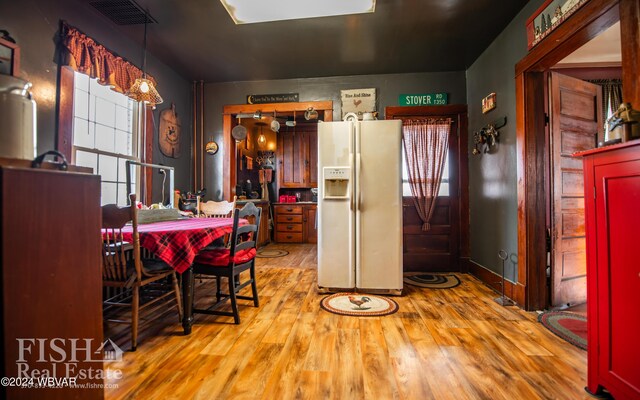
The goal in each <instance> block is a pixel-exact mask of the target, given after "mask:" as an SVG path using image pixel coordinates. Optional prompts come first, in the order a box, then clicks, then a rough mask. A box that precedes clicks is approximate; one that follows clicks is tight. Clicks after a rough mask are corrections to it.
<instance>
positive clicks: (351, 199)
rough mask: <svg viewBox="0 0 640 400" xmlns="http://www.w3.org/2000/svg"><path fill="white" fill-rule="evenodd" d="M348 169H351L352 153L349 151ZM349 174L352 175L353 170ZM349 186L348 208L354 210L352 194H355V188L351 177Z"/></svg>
mask: <svg viewBox="0 0 640 400" xmlns="http://www.w3.org/2000/svg"><path fill="white" fill-rule="evenodd" d="M349 170H350V171H353V153H349ZM351 175H353V172H351ZM350 186H351V187H350V188H349V191H350V193H349V209H350V210H351V211H354V210H355V204H354V203H355V197H354V194H355V190H354V189H355V188H354V182H353V179H351V183H350Z"/></svg>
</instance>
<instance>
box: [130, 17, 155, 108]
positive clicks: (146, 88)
mask: <svg viewBox="0 0 640 400" xmlns="http://www.w3.org/2000/svg"><path fill="white" fill-rule="evenodd" d="M148 20H149V18H148V16H147V13H146V12H145V14H144V42H143V45H142V47H143V50H142V78H136V80H135V82H133V85H131V87H130V88H129V90H128V91H127V92H126V93H125V94H126V95H127V96H128V97H130V98H132V99H133V100H135V101H138V102H143V103H147V104H148V105H150V106H152V107H155V105H156V104H160V103H162V102H163V100H162V97H160V94H159V93H158V91H157V90H156V88H155V87H154V85H153V82H151V80H149V79H147V21H148Z"/></svg>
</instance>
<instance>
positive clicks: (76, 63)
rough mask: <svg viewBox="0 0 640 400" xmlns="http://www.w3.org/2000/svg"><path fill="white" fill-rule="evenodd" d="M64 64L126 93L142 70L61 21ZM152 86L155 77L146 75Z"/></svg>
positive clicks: (139, 76)
mask: <svg viewBox="0 0 640 400" xmlns="http://www.w3.org/2000/svg"><path fill="white" fill-rule="evenodd" d="M61 25H62V27H61V29H62V46H63V48H62V50H63V53H64V54H63V64H64V65H68V66H70V67H71V68H73V69H74V70H75V71H78V72H82V73H84V74H87V75H89V76H90V77H92V78H97V79H98V82H99V83H100V84H102V85H109V86H111V88H112V89H113V90H115V91H116V92H119V93H124V92H126V91H127V90H128V89H129V88H130V87H131V85H133V82H135V80H136V78H141V77H142V70H141V69H140V68H138V67H136V66H135V65H133V64H131V63H130V62H129V61H127V60H125V59H124V58H122V57H120V56H118V55H117V54H115V53H113V52H112V51H110V50H109V49H107V48H106V47H104V46H102V45H101V44H99V43H98V42H96V41H95V40H93V39H92V38H90V37H89V36H87V35H85V34H84V33H83V32H81V31H80V30H78V29H77V28H75V27H73V26H70V25H68V24H67V23H66V22H62V24H61ZM147 78H148V79H150V80H151V81H152V82H153V84H154V85H157V82H156V80H155V79H154V78H153V77H151V76H149V75H148V74H147Z"/></svg>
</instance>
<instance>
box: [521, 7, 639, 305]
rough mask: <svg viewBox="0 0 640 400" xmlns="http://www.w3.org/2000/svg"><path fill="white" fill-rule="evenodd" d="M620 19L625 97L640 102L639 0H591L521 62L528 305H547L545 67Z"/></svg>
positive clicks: (524, 261)
mask: <svg viewBox="0 0 640 400" xmlns="http://www.w3.org/2000/svg"><path fill="white" fill-rule="evenodd" d="M618 20H619V21H620V30H621V36H622V37H623V38H625V45H624V46H623V47H622V79H623V82H625V85H624V87H623V99H624V101H625V102H631V103H632V104H633V105H634V106H636V107H638V106H640V84H638V81H637V71H638V70H639V69H640V50H639V48H640V29H639V27H640V4H639V3H638V1H637V0H590V1H589V2H587V3H586V4H584V5H583V6H582V7H581V8H580V9H579V10H578V11H576V12H575V13H574V14H573V15H572V16H571V17H570V18H569V19H567V20H566V21H565V22H563V23H562V24H561V25H560V26H558V27H557V28H556V29H555V30H553V31H552V32H551V33H550V34H549V35H548V36H547V37H546V38H545V39H543V40H542V41H541V42H540V43H539V44H538V45H536V47H534V48H533V49H531V51H530V52H529V53H528V54H527V55H526V56H525V57H524V58H523V59H522V60H520V61H519V62H518V63H517V64H516V67H515V80H516V151H517V182H518V183H517V189H518V284H519V285H522V286H524V288H525V290H524V291H523V295H524V296H523V297H524V298H520V299H518V298H516V299H515V300H516V301H517V302H518V303H519V304H524V307H525V309H526V310H536V309H542V308H544V307H545V305H546V294H547V291H546V249H545V243H546V240H545V229H546V197H547V195H548V193H546V192H547V190H546V189H545V186H544V184H545V182H544V176H543V175H540V174H539V171H543V170H544V168H545V157H546V156H545V152H546V150H547V146H546V144H545V136H546V135H545V112H546V107H545V99H544V96H540V95H536V94H537V93H544V88H545V85H546V80H545V72H546V71H548V70H549V69H550V68H551V67H552V66H553V65H555V64H557V63H558V61H560V60H562V59H563V58H564V57H566V56H567V55H569V54H571V53H572V52H573V51H575V50H576V49H578V48H579V47H580V46H582V45H584V44H585V43H587V42H589V41H590V40H591V39H593V38H594V37H596V36H597V35H599V34H600V33H602V32H603V31H604V30H606V29H607V28H609V27H610V26H611V25H613V24H614V23H615V22H617V21H618Z"/></svg>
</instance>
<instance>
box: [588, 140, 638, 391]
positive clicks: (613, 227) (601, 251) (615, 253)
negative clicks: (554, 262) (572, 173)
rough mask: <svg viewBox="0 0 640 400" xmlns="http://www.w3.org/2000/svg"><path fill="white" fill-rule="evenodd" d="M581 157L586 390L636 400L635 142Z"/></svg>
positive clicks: (636, 174) (636, 156)
mask: <svg viewBox="0 0 640 400" xmlns="http://www.w3.org/2000/svg"><path fill="white" fill-rule="evenodd" d="M579 155H581V156H583V165H584V179H585V182H584V190H585V211H586V225H587V226H586V229H587V322H588V363H589V364H588V367H589V368H588V389H589V390H590V391H591V392H592V393H594V392H597V391H601V390H602V388H605V389H607V390H608V391H609V392H611V394H612V395H613V396H614V397H615V398H616V399H636V400H637V399H640V345H639V344H638V340H637V338H638V332H640V235H639V234H638V233H639V232H640V141H635V142H627V143H622V144H619V145H615V146H609V147H605V148H600V149H594V150H589V151H586V152H582V153H579Z"/></svg>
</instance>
